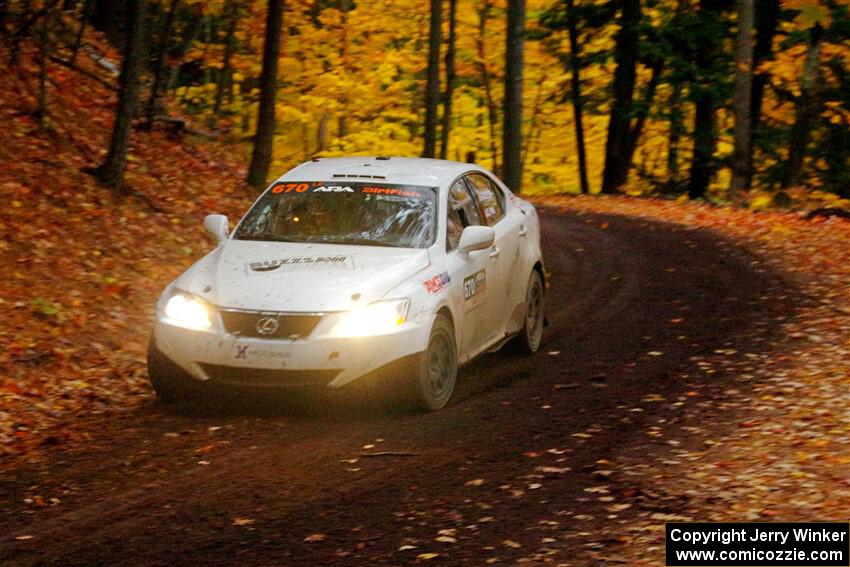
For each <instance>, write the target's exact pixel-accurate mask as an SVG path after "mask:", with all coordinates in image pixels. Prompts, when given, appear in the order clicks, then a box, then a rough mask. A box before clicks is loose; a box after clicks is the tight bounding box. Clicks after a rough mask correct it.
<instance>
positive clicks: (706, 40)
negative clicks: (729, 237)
mask: <svg viewBox="0 0 850 567" xmlns="http://www.w3.org/2000/svg"><path fill="white" fill-rule="evenodd" d="M721 7H722V5H721V4H720V3H719V2H717V1H716V0H700V7H699V15H700V17H701V18H703V28H704V29H705V30H706V31H705V33H704V34H703V36H702V37H700V38H698V39H699V45H698V47H697V53H696V76H695V78H694V81H693V83H692V84H691V94H692V96H693V99H694V105H695V107H696V111H695V116H694V152H693V157H692V158H691V176H690V180H689V181H688V196H689V197H690V198H691V199H699V198H701V197H703V196H704V195H705V193H706V191H708V184H709V182H710V181H711V176H712V174H713V173H714V149H715V146H716V143H717V132H716V124H715V122H716V120H715V115H714V114H715V110H716V109H717V103H718V101H717V93H716V91H717V89H716V85H715V84H713V83H714V82H715V81H717V80H718V73H717V70H716V68H715V67H716V66H717V61H716V60H717V59H718V58H719V57H720V53H719V51H720V45H721V42H722V41H723V38H722V36H721V35H719V34H718V33H717V32H714V31H712V30H716V29H720V21H721V16H722V14H721Z"/></svg>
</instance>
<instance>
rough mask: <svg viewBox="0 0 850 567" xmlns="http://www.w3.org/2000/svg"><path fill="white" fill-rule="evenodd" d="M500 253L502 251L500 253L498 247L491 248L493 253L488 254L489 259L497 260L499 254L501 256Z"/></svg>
mask: <svg viewBox="0 0 850 567" xmlns="http://www.w3.org/2000/svg"><path fill="white" fill-rule="evenodd" d="M501 253H502V251H501V250H499V248H498V247H495V248H493V251H492V252H490V257H491V258H498V257H499V254H501Z"/></svg>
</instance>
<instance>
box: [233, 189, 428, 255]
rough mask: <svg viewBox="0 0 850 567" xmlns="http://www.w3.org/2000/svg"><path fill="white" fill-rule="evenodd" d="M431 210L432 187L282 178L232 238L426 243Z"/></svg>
mask: <svg viewBox="0 0 850 567" xmlns="http://www.w3.org/2000/svg"><path fill="white" fill-rule="evenodd" d="M435 209H436V195H435V190H434V189H433V188H431V187H422V186H418V185H391V184H388V185H384V184H376V183H361V182H347V181H345V182H342V181H328V182H325V181H294V182H293V181H287V182H282V183H277V184H275V185H274V186H272V188H271V189H269V190H268V191H266V193H265V194H264V195H263V196H262V197H261V198H260V199H259V200H258V201H257V202H256V203H255V204H254V206H253V207H251V210H250V211H248V214H247V215H245V218H244V219H243V220H242V222H241V223H240V224H239V227H238V228H237V229H236V232H235V234H234V238H236V239H237V240H263V241H272V242H310V243H313V242H316V243H326V244H358V245H366V246H393V247H399V248H426V247H428V246H430V245H431V244H432V243H433V242H434V238H435V232H436V231H435V226H436V214H435Z"/></svg>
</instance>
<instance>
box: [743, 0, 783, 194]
mask: <svg viewBox="0 0 850 567" xmlns="http://www.w3.org/2000/svg"><path fill="white" fill-rule="evenodd" d="M755 8H756V11H755V16H756V45H755V49H754V50H753V79H752V81H753V87H752V95H751V97H750V122H751V124H750V130H751V132H752V136H751V140H750V157H749V165H750V170H749V171H748V172H747V187H750V186H751V185H752V179H753V174H754V173H755V171H754V167H753V151H754V149H755V146H756V145H757V144H758V141H759V127H760V126H761V107H762V101H763V100H764V89H765V87H766V86H767V82H768V79H769V76H768V74H767V73H759V72H757V69H758V68H759V66H760V65H761V64H762V63H763V62H764V61H766V60H767V59H769V58H770V57H771V55H772V53H773V38H774V36H775V35H776V28H777V26H778V25H779V0H756V4H755Z"/></svg>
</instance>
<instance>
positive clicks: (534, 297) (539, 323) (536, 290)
mask: <svg viewBox="0 0 850 567" xmlns="http://www.w3.org/2000/svg"><path fill="white" fill-rule="evenodd" d="M545 300H546V292H545V290H544V287H543V278H542V277H541V276H540V272H538V271H537V270H533V271H532V272H531V279H530V280H529V282H528V291H527V292H526V296H525V319H524V320H523V325H522V331H520V334H519V338H518V339H517V340H518V346H519V347H520V350H521V351H522V352H523V353H525V354H534V353H535V352H537V351H538V350H540V343H541V342H542V341H543V324H544V322H545V312H544V311H545V307H546V301H545Z"/></svg>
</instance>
